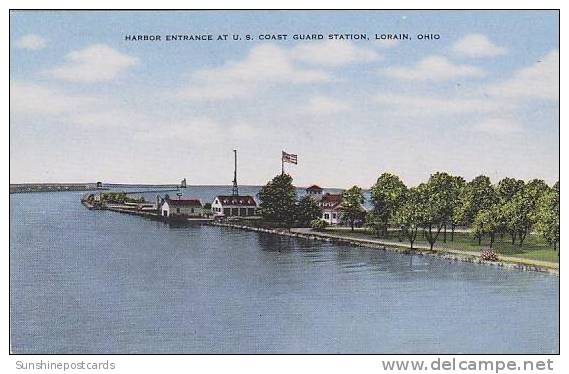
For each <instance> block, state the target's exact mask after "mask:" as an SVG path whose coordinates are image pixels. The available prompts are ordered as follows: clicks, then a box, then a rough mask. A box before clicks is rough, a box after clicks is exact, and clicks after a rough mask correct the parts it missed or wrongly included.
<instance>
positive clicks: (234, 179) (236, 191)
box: [232, 149, 239, 196]
mask: <svg viewBox="0 0 569 374" xmlns="http://www.w3.org/2000/svg"><path fill="white" fill-rule="evenodd" d="M233 153H234V155H235V169H234V171H233V192H232V194H233V196H238V195H239V187H237V150H236V149H234V150H233Z"/></svg>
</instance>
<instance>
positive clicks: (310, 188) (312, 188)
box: [306, 184, 323, 191]
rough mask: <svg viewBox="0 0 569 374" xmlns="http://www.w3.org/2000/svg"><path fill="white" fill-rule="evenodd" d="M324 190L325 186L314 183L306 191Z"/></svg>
mask: <svg viewBox="0 0 569 374" xmlns="http://www.w3.org/2000/svg"><path fill="white" fill-rule="evenodd" d="M322 190H323V188H322V187H320V186H318V185H316V184H313V185H312V186H310V187H308V188H307V189H306V191H322Z"/></svg>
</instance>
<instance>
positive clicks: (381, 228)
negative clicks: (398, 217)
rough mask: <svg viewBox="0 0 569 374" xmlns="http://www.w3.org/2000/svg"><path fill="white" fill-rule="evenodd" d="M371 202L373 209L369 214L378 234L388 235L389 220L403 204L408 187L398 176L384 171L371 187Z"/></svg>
mask: <svg viewBox="0 0 569 374" xmlns="http://www.w3.org/2000/svg"><path fill="white" fill-rule="evenodd" d="M370 192H371V202H372V203H373V211H372V212H370V214H369V219H368V221H369V222H372V223H373V225H374V227H375V231H376V233H377V235H378V236H380V233H383V236H384V237H385V236H387V229H388V225H389V220H390V219H391V218H393V216H394V215H395V213H396V212H397V209H398V208H399V207H400V206H401V204H402V203H403V201H404V199H405V194H406V193H407V187H406V186H405V184H404V183H403V182H402V181H401V179H399V177H398V176H396V175H393V174H390V173H383V174H381V175H380V177H379V178H377V181H376V182H375V184H374V185H373V186H372V187H371V191H370Z"/></svg>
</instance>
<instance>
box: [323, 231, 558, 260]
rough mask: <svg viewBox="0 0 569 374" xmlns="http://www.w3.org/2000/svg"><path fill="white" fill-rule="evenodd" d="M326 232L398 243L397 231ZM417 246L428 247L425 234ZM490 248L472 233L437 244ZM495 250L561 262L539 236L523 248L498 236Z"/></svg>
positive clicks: (462, 248) (467, 248)
mask: <svg viewBox="0 0 569 374" xmlns="http://www.w3.org/2000/svg"><path fill="white" fill-rule="evenodd" d="M326 232H330V233H334V234H341V235H343V236H347V237H353V238H360V239H379V240H384V241H393V242H398V233H397V232H396V231H390V232H389V234H388V237H387V238H377V237H375V236H374V235H373V234H372V232H371V230H369V229H367V228H356V229H355V231H354V232H351V231H350V230H349V228H345V227H328V228H327V229H326ZM403 242H404V243H409V242H408V241H407V240H405V239H403ZM415 245H418V246H428V245H429V243H428V242H427V241H426V240H425V238H423V234H422V232H421V231H420V232H419V233H418V234H417V240H416V242H415ZM488 246H489V239H484V240H482V246H479V245H478V241H477V240H475V239H473V238H472V234H471V233H462V232H461V233H455V234H454V241H453V242H451V241H450V232H447V242H446V243H444V242H443V233H442V232H441V234H440V235H439V239H438V240H437V242H436V243H435V248H438V249H442V248H448V249H455V250H460V251H466V252H473V253H479V252H480V249H481V248H487V247H488ZM493 249H494V250H495V251H496V253H498V254H499V255H504V256H510V257H517V258H524V259H531V260H539V261H548V262H555V263H558V262H559V256H558V252H557V251H554V250H553V247H550V246H548V245H547V243H545V241H544V240H543V239H542V238H541V237H540V236H539V235H528V237H527V238H526V240H525V241H524V244H523V246H522V247H520V246H519V245H518V244H515V245H512V243H511V240H510V237H509V236H508V235H504V238H503V239H500V237H499V236H498V237H497V238H496V241H495V242H494V245H493Z"/></svg>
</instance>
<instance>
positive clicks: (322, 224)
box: [310, 219, 328, 230]
mask: <svg viewBox="0 0 569 374" xmlns="http://www.w3.org/2000/svg"><path fill="white" fill-rule="evenodd" d="M310 227H312V228H313V229H315V230H324V229H325V228H326V227H328V222H326V221H324V220H322V219H313V220H312V221H310Z"/></svg>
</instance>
